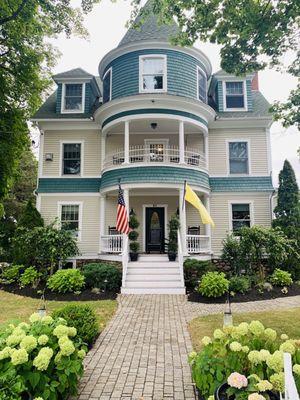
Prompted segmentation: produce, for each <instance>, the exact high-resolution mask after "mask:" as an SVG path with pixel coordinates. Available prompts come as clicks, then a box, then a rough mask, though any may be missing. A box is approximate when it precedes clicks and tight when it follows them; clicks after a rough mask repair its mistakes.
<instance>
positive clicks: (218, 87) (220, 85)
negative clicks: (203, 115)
mask: <svg viewBox="0 0 300 400" xmlns="http://www.w3.org/2000/svg"><path fill="white" fill-rule="evenodd" d="M228 80H230V79H228ZM246 91H247V107H248V111H253V99H252V89H251V81H250V80H247V81H246ZM223 99H224V97H223V82H222V81H218V82H217V85H216V103H217V108H218V111H219V112H222V111H224V108H225V104H224V100H223Z"/></svg>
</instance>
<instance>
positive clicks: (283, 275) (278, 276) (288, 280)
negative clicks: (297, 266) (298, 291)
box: [270, 268, 293, 286]
mask: <svg viewBox="0 0 300 400" xmlns="http://www.w3.org/2000/svg"><path fill="white" fill-rule="evenodd" d="M270 282H271V283H273V285H276V286H290V285H291V284H292V283H293V279H292V276H291V274H290V273H289V272H287V271H283V270H282V269H279V268H276V269H275V271H274V272H273V274H272V275H271V276H270Z"/></svg>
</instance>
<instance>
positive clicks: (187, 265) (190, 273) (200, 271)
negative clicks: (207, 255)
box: [183, 258, 214, 289]
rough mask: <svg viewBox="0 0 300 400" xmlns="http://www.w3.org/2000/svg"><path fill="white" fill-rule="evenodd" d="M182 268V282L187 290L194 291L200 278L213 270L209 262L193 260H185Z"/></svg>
mask: <svg viewBox="0 0 300 400" xmlns="http://www.w3.org/2000/svg"><path fill="white" fill-rule="evenodd" d="M183 267H184V280H185V284H186V286H187V287H188V288H191V289H194V288H195V287H196V286H197V285H198V282H199V281H200V280H201V278H202V276H203V275H204V274H205V273H206V272H208V271H212V270H213V269H214V266H213V264H212V263H211V261H201V260H196V259H195V258H187V259H186V260H185V261H184V264H183Z"/></svg>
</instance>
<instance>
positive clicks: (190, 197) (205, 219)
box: [184, 183, 215, 227]
mask: <svg viewBox="0 0 300 400" xmlns="http://www.w3.org/2000/svg"><path fill="white" fill-rule="evenodd" d="M184 200H186V201H188V202H189V203H191V204H192V206H194V207H195V208H197V210H198V211H199V214H200V217H201V220H202V223H203V224H210V225H211V226H212V227H215V223H214V221H213V220H212V218H211V216H210V215H209V213H208V211H207V209H206V208H205V207H204V205H203V203H202V201H201V200H200V199H199V197H198V196H197V194H196V193H195V192H194V191H193V189H192V188H191V187H190V186H189V185H188V184H187V183H186V184H185V195H184Z"/></svg>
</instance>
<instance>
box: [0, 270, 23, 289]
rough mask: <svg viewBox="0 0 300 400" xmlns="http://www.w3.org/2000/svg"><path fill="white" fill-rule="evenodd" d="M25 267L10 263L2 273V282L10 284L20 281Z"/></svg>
mask: <svg viewBox="0 0 300 400" xmlns="http://www.w3.org/2000/svg"><path fill="white" fill-rule="evenodd" d="M24 269H25V267H24V265H10V266H8V267H5V268H4V269H3V271H2V274H1V283H3V284H5V285H10V284H11V283H16V282H18V280H19V278H20V274H21V272H22V271H23V270H24Z"/></svg>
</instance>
